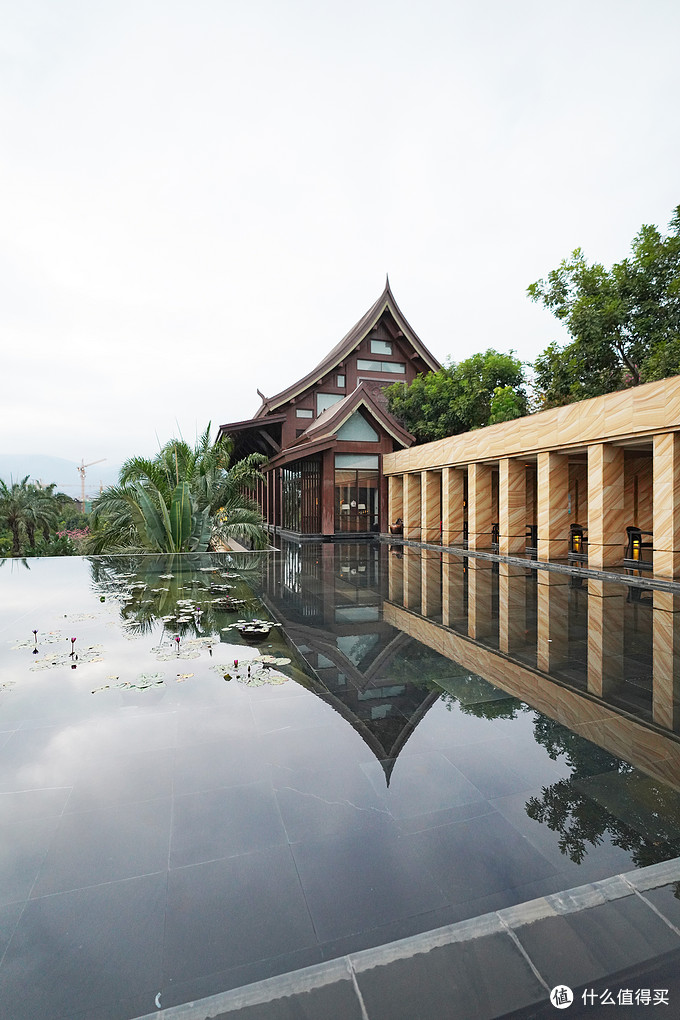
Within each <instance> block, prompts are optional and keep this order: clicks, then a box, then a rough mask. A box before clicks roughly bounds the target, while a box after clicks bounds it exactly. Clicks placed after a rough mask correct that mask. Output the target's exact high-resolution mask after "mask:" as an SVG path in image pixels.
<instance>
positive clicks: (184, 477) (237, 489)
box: [88, 425, 266, 553]
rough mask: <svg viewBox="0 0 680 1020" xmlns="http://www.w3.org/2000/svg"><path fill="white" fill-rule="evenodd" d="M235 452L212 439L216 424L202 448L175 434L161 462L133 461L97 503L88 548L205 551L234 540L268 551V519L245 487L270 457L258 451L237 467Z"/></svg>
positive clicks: (205, 436) (159, 456)
mask: <svg viewBox="0 0 680 1020" xmlns="http://www.w3.org/2000/svg"><path fill="white" fill-rule="evenodd" d="M230 453H231V450H230V447H229V445H228V444H226V443H221V442H220V443H214V444H213V443H211V441H210V425H208V427H207V428H206V430H205V432H204V433H203V434H202V435H201V436H200V438H199V439H198V440H197V442H196V445H195V446H194V447H191V446H189V444H188V443H186V442H185V441H184V440H181V439H180V440H178V439H172V440H170V442H168V443H166V444H165V445H164V446H163V447H162V448H161V449H160V451H159V452H158V454H157V455H156V457H154V458H153V460H150V459H147V458H144V457H133V458H131V459H129V460H127V461H126V462H125V463H124V464H123V466H122V468H121V470H120V475H119V479H118V485H116V486H112V487H110V488H108V489H105V490H104V492H103V493H101V495H100V496H98V497H97V499H96V500H95V501H94V503H93V506H92V514H91V520H92V522H93V523H94V525H95V530H94V532H93V534H92V537H91V539H90V542H89V544H88V551H89V552H92V553H102V552H114V551H119V552H120V551H123V550H124V551H128V552H129V551H132V550H137V551H145V552H148V551H154V552H204V551H205V550H206V549H207V548H208V546H209V545H210V543H211V541H212V542H220V541H225V540H228V539H229V538H241V539H249V540H250V541H251V542H252V543H253V545H255V547H257V548H262V547H263V546H264V545H265V543H266V533H265V530H264V527H263V523H262V516H261V514H260V512H259V510H258V508H257V506H256V504H255V503H254V502H253V500H251V499H249V498H248V497H246V496H244V495H243V492H242V490H243V488H244V487H245V486H247V485H249V484H252V483H253V481H254V479H255V477H256V475H257V474H258V467H259V464H260V463H261V462H262V461H263V460H265V458H264V457H261V456H259V455H251V457H249V458H247V459H246V460H245V461H242V462H240V463H239V464H237V465H234V466H233V467H231V466H230Z"/></svg>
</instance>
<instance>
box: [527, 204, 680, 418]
mask: <svg viewBox="0 0 680 1020" xmlns="http://www.w3.org/2000/svg"><path fill="white" fill-rule="evenodd" d="M528 293H529V296H530V297H531V299H532V300H533V301H538V302H540V303H542V304H543V305H544V306H545V307H546V308H548V309H550V311H552V312H553V313H554V314H555V316H556V317H557V318H558V319H559V320H560V321H561V322H563V323H564V325H565V326H566V328H567V330H568V332H569V334H570V336H571V337H572V341H571V343H569V344H566V345H565V346H564V347H560V346H559V345H558V344H556V343H552V344H550V345H549V347H548V348H547V349H546V350H545V351H544V352H543V353H542V354H541V355H540V356H539V358H538V359H537V361H536V364H535V366H534V367H535V372H536V387H537V389H538V391H539V393H540V394H541V398H542V403H543V406H545V407H552V406H556V405H559V404H565V403H569V402H571V401H572V400H580V399H582V398H584V397H592V396H598V395H600V394H603V393H611V392H613V391H614V390H620V389H625V388H626V387H628V386H636V385H637V384H638V383H640V382H649V381H651V380H653V379H663V378H665V377H666V376H667V375H676V374H679V373H680V206H678V207H677V208H676V209H675V212H674V214H673V217H672V219H671V221H670V224H669V233H668V234H667V235H666V236H663V235H662V234H661V233H660V232H659V230H658V229H657V228H656V227H655V226H652V225H649V224H645V225H644V226H642V228H641V229H640V231H639V233H638V234H637V235H636V237H635V238H634V240H633V243H632V245H631V254H630V256H629V258H627V259H624V260H623V261H622V262H617V263H615V264H614V265H613V266H612V267H611V269H607V268H605V266H603V265H602V264H601V263H599V262H595V263H593V264H592V265H591V264H589V263H588V262H587V260H586V258H585V256H584V254H583V251H582V250H581V249H580V248H577V249H576V250H575V251H573V252H572V254H571V257H570V258H568V259H565V260H564V261H563V262H562V263H561V264H560V265H559V266H558V268H557V269H554V270H552V272H550V273H549V274H548V276H547V277H546V278H545V279H544V280H538V281H537V282H536V283H532V284H531V286H530V287H529V288H528Z"/></svg>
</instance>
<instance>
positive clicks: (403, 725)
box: [264, 542, 455, 780]
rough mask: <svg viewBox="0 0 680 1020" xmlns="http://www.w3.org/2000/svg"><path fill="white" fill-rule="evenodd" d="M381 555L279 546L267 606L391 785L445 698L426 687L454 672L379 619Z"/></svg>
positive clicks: (352, 548)
mask: <svg viewBox="0 0 680 1020" xmlns="http://www.w3.org/2000/svg"><path fill="white" fill-rule="evenodd" d="M386 553H387V550H386V548H385V546H380V545H379V544H377V543H370V544H368V543H365V542H364V543H356V544H346V543H343V544H342V545H335V544H330V543H325V544H316V543H314V544H313V545H310V544H303V545H298V544H297V543H295V542H284V543H283V544H282V548H281V553H280V555H279V556H273V557H272V558H271V560H270V563H269V567H268V571H267V575H266V579H265V582H264V599H265V602H266V603H267V604H268V606H269V608H270V609H271V610H272V611H273V612H274V613H275V615H276V616H277V617H278V618H279V619H280V620H281V621H282V622H283V623H284V625H285V630H286V634H287V635H288V637H289V638H290V639H291V641H292V642H293V643H294V644H295V645H296V647H297V649H298V651H299V652H300V653H301V654H302V655H303V656H304V658H305V659H306V661H307V662H308V663H309V665H310V666H311V667H312V669H313V670H314V673H315V674H316V676H317V677H318V679H319V680H320V681H321V683H320V685H319V688H318V690H317V693H320V694H322V696H326V697H328V696H329V697H330V699H331V700H332V704H333V706H334V707H335V708H336V710H337V711H339V712H340V713H341V714H342V715H343V716H344V717H345V718H346V719H348V721H349V722H350V723H351V725H352V726H353V727H354V728H355V729H356V730H357V731H358V732H359V733H360V734H361V736H362V737H363V739H364V740H365V741H366V743H367V744H368V746H369V747H370V748H371V750H372V751H373V753H374V754H375V756H376V757H377V758H378V759H379V760H380V761H381V762H382V764H383V768H384V769H385V773H386V775H387V777H388V780H389V776H390V773H391V770H392V767H393V765H394V762H395V760H396V758H397V755H398V754H399V752H400V750H401V749H402V747H403V746H404V744H405V743H406V741H407V740H408V739H409V737H410V736H411V734H412V732H413V730H414V729H415V727H416V726H417V724H418V722H419V721H420V719H421V718H422V717H423V715H424V714H425V713H426V712H427V710H428V709H429V708H430V706H431V705H432V704H434V702H435V701H436V700H437V698H438V697H439V696H440V695H441V693H442V689H441V687H439V686H433V684H432V682H431V681H432V680H436V679H438V678H442V677H445V676H449V675H450V674H451V673H452V671H453V670H454V669H455V667H454V666H453V664H452V663H451V662H450V661H448V660H446V659H445V658H444V657H442V656H441V655H439V654H438V653H437V652H436V651H434V650H432V651H431V652H430V653H429V654H428V650H427V649H423V648H422V647H421V646H420V645H419V644H418V643H417V642H415V641H413V640H412V639H411V638H409V637H408V635H406V634H403V633H401V632H400V631H399V630H396V629H395V628H394V627H393V626H391V625H390V624H388V623H385V621H384V620H383V615H382V605H383V594H384V593H383V590H382V577H383V576H384V569H385V568H384V561H385V556H386Z"/></svg>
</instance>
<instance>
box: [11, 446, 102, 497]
mask: <svg viewBox="0 0 680 1020" xmlns="http://www.w3.org/2000/svg"><path fill="white" fill-rule="evenodd" d="M119 470H120V464H114V463H111V464H109V462H108V461H106V460H105V461H104V462H103V463H101V464H93V465H92V467H89V468H87V469H86V472H85V495H86V496H88V497H90V496H96V495H97V493H98V492H99V486H100V485H103V486H107V485H113V484H114V482H117V481H118V472H119ZM25 475H28V476H29V477H30V479H31V481H33V480H37V481H39V482H42V483H43V485H49V483H50V482H56V484H57V489H59V491H60V492H65V493H66V494H67V495H69V496H73V498H74V499H80V474H79V473H78V465H77V463H76V461H72V460H65V459H64V458H63V457H49V456H47V455H46V454H42V453H26V454H22V453H0V478H2V479H3V481H5V482H7V483H9V480H10V478H12V479H14V481H15V482H18V481H20V480H21V479H22V478H24V477H25Z"/></svg>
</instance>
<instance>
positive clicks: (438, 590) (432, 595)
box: [420, 549, 442, 617]
mask: <svg viewBox="0 0 680 1020" xmlns="http://www.w3.org/2000/svg"><path fill="white" fill-rule="evenodd" d="M420 576H421V612H422V614H423V616H429V617H438V616H439V614H440V613H441V608H442V574H441V553H439V552H436V551H435V550H434V549H423V550H422V558H421V570H420Z"/></svg>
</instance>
